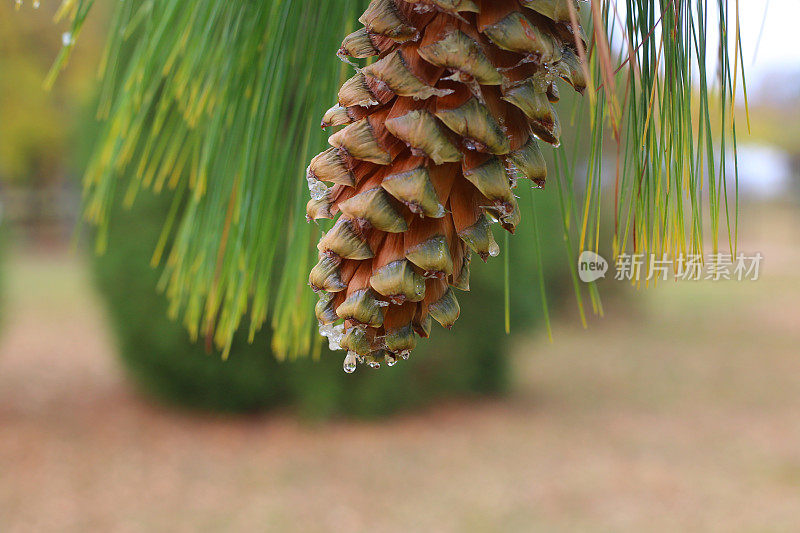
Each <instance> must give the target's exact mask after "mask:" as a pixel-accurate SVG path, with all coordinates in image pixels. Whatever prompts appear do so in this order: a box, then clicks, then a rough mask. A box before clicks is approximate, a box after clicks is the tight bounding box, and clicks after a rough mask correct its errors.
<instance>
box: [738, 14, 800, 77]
mask: <svg viewBox="0 0 800 533" xmlns="http://www.w3.org/2000/svg"><path fill="white" fill-rule="evenodd" d="M731 5H734V3H733V0H731ZM765 9H766V17H765V16H764V13H765ZM739 14H740V24H741V31H742V49H743V52H744V60H745V71H746V72H747V78H748V81H751V82H752V83H753V84H754V85H755V84H757V83H758V78H759V77H761V76H764V75H766V74H769V73H771V72H774V71H778V70H782V69H787V70H791V71H798V70H800V46H798V44H797V42H798V37H800V0H739ZM762 25H763V32H762V30H761V28H762ZM759 35H760V40H759Z"/></svg>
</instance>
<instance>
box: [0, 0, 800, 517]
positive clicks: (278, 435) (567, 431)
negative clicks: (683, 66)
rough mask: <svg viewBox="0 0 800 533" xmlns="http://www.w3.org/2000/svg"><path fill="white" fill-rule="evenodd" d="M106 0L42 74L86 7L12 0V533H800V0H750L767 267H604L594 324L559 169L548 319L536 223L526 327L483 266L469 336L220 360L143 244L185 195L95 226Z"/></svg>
mask: <svg viewBox="0 0 800 533" xmlns="http://www.w3.org/2000/svg"><path fill="white" fill-rule="evenodd" d="M98 4H99V5H98V8H97V9H96V10H95V11H93V13H92V16H91V17H90V20H89V22H88V23H87V25H86V26H85V29H84V31H83V33H82V35H81V38H80V43H79V46H77V48H76V50H75V53H74V55H73V57H72V59H71V62H70V65H69V67H68V68H67V69H66V71H65V72H64V73H63V74H62V75H61V76H60V77H59V79H58V82H57V83H56V86H55V88H54V89H53V90H52V91H50V92H46V91H44V90H43V89H42V81H43V80H44V78H45V76H46V74H47V71H48V69H49V67H50V65H51V64H52V61H53V59H54V58H55V56H56V54H57V53H58V50H59V48H60V46H61V44H62V39H63V38H64V37H63V35H62V34H63V32H65V31H66V28H65V27H60V26H58V25H55V24H54V23H53V21H52V17H53V11H54V8H53V3H51V2H43V3H42V6H41V7H40V8H39V9H33V6H32V4H31V3H30V2H25V4H24V5H23V8H22V9H21V10H19V11H15V9H14V2H12V1H10V0H0V192H1V193H2V201H1V204H0V205H1V207H2V226H0V228H2V229H0V279H2V295H1V296H0V531H3V532H17V531H19V532H28V531H76V532H77V531H92V530H98V531H197V530H203V531H263V530H265V529H268V530H277V531H332V530H337V531H338V530H345V529H348V530H351V531H362V530H367V529H370V530H376V531H409V530H411V531H417V530H424V531H459V532H461V531H532V530H541V531H576V530H578V531H642V530H648V531H653V530H658V531H675V530H685V531H796V527H797V524H798V521H800V506H798V501H800V415H798V413H800V379H798V376H800V357H798V355H800V353H799V350H798V346H800V303H798V302H800V271H798V269H797V267H796V265H798V264H800V232H798V230H797V227H798V224H800V209H799V207H800V202H799V200H800V88H799V87H800V57H799V56H798V52H797V48H796V47H795V48H794V50H792V49H791V47H787V46H786V41H785V35H787V32H789V31H791V30H792V29H793V28H791V27H790V26H789V24H791V23H792V21H793V20H796V17H795V16H796V15H797V16H800V7H798V6H796V5H794V3H793V2H792V0H784V1H779V0H773V1H771V2H770V3H769V4H770V5H769V9H768V10H767V11H766V15H765V7H766V4H765V3H762V2H751V3H746V4H747V5H746V6H743V9H744V12H743V16H742V23H743V27H742V40H743V47H744V60H745V64H746V68H747V69H748V82H749V89H750V92H749V94H748V96H749V103H750V120H751V132H750V134H748V133H747V132H746V131H745V130H744V128H740V137H739V157H740V179H741V191H742V195H741V216H740V246H739V249H740V250H741V251H744V252H747V253H753V254H754V253H756V252H761V253H762V254H763V255H764V257H765V259H764V263H763V265H762V271H761V278H760V279H759V280H758V281H755V282H716V283H710V282H698V283H663V284H661V285H659V286H658V287H657V288H651V289H646V290H642V291H632V290H630V289H629V288H628V287H626V286H625V285H624V284H622V283H618V282H613V281H611V280H606V281H604V282H602V283H601V291H602V294H603V297H604V299H603V301H604V305H605V317H604V318H602V319H592V320H590V326H589V328H588V329H584V328H583V327H581V325H580V321H579V319H578V313H577V307H576V305H575V300H574V295H573V292H572V286H571V280H570V277H569V273H568V271H567V269H566V263H565V262H564V260H565V259H564V252H563V243H562V242H561V233H560V231H561V230H560V219H559V216H560V215H559V214H558V210H557V207H556V203H557V197H555V196H554V195H555V194H556V191H555V190H554V189H549V190H547V191H545V192H544V193H541V194H542V195H543V200H542V202H541V206H542V207H541V209H539V210H538V218H539V221H540V223H541V226H542V229H543V238H544V241H545V242H544V246H543V249H544V250H545V252H546V253H545V254H544V255H545V256H544V257H543V270H544V277H545V280H546V285H547V293H548V301H549V303H550V311H551V315H552V321H553V324H552V328H553V342H550V340H549V338H548V335H547V333H546V330H545V328H544V315H543V312H542V308H541V303H540V295H539V292H538V278H537V276H536V275H535V274H534V271H535V270H536V268H537V267H536V258H534V257H531V255H532V252H531V251H530V250H528V249H527V247H525V246H524V245H522V246H519V245H518V246H515V247H513V248H512V250H511V269H512V271H513V272H514V278H513V279H514V281H515V284H516V285H515V287H516V288H515V290H514V292H513V294H512V298H511V307H512V310H513V315H512V318H513V319H512V335H510V336H507V335H505V334H504V331H503V329H504V328H503V321H504V317H503V301H502V294H503V282H504V278H503V266H502V262H501V261H495V262H494V263H491V262H490V263H489V264H488V265H480V267H479V268H476V272H475V273H474V281H473V284H472V285H473V292H472V293H471V294H470V295H468V296H465V297H464V298H463V299H462V301H463V312H462V318H461V319H460V321H459V323H458V324H457V326H456V327H455V329H454V331H453V332H452V333H451V334H449V335H446V334H445V333H444V332H442V331H437V332H435V334H434V339H433V340H432V341H431V342H428V343H426V345H425V346H423V347H421V348H420V349H418V350H417V351H415V353H414V355H413V356H412V359H411V361H409V362H408V363H407V364H403V365H398V366H397V367H395V368H392V369H388V368H382V369H381V370H379V371H377V372H368V371H365V370H362V369H360V370H359V372H357V373H356V374H355V375H353V376H347V375H345V374H344V373H343V372H342V371H341V357H340V356H339V355H335V356H334V355H332V354H329V353H326V352H323V353H322V355H321V360H320V361H318V362H314V361H310V360H307V361H300V362H296V363H278V362H276V361H275V360H274V358H273V357H272V356H271V354H270V353H269V351H268V346H269V339H268V336H267V334H266V333H265V334H262V335H261V336H259V337H258V338H257V339H256V342H255V343H254V344H253V345H248V343H247V342H246V340H245V339H244V338H243V339H239V340H238V341H237V343H236V344H235V346H234V349H233V351H232V355H231V358H230V360H228V361H226V362H223V361H221V359H220V357H219V354H216V353H208V352H207V351H206V349H205V348H204V347H203V346H198V345H192V344H191V343H190V342H189V341H188V337H187V334H186V333H185V331H184V329H183V328H182V327H181V326H179V325H177V324H174V323H171V322H170V321H168V320H167V319H166V317H165V315H166V307H167V304H166V301H165V300H164V298H163V297H161V296H160V295H159V294H158V292H157V290H156V285H157V280H158V273H157V272H156V271H154V270H152V269H151V268H150V266H149V259H150V254H151V252H152V250H153V248H154V246H155V243H156V240H157V239H158V236H159V231H160V227H161V224H162V222H163V220H164V218H165V217H166V216H167V209H168V207H169V202H168V201H167V200H165V199H164V198H159V197H155V196H149V197H148V196H146V195H144V194H143V195H142V196H141V198H140V200H139V201H137V203H136V205H135V207H134V208H133V209H132V210H124V209H121V208H120V209H118V210H117V212H116V213H115V214H114V217H113V219H112V220H113V222H112V225H111V230H110V231H111V234H110V243H111V245H110V248H109V250H108V252H107V253H106V254H104V255H103V256H101V257H96V256H95V255H94V254H93V253H92V249H91V248H92V247H91V242H92V241H91V236H90V235H89V233H90V232H88V231H87V230H86V228H83V229H82V230H77V231H76V230H75V228H76V224H77V220H78V216H79V209H80V178H81V174H82V168H83V165H84V164H85V161H86V159H87V157H88V155H89V152H90V150H91V146H92V139H93V136H94V135H95V129H96V124H95V121H94V118H93V117H94V105H95V99H96V96H97V94H96V92H97V80H96V74H95V73H96V69H97V64H98V61H99V58H100V55H101V53H102V48H103V44H104V40H105V31H106V29H107V27H108V22H107V17H108V15H109V13H108V11H109V8H108V6H107V5H105V4H103V3H98ZM332 60H333V59H332ZM739 101H740V102H741V101H742V99H741V98H740V99H739ZM562 105H564V104H562ZM737 113H738V115H739V117H740V122H739V124H744V123H745V122H744V119H745V117H744V110H743V109H740V110H738V111H737ZM537 194H539V193H537ZM526 228H527V229H525V228H523V229H522V230H521V233H523V235H522V236H521V237H520V238H518V239H517V240H518V241H519V242H523V241H524V239H525V238H526V237H525V232H526V231H530V228H529V226H526ZM528 238H530V236H529V237H528Z"/></svg>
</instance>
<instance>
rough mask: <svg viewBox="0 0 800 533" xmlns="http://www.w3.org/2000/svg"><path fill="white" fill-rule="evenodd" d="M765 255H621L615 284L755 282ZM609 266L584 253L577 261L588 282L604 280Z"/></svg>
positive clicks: (617, 262) (591, 254)
mask: <svg viewBox="0 0 800 533" xmlns="http://www.w3.org/2000/svg"><path fill="white" fill-rule="evenodd" d="M763 260H764V256H763V255H762V254H761V253H760V252H756V253H754V254H745V253H738V254H736V255H733V254H725V253H713V254H708V255H706V256H705V257H704V256H702V255H700V254H686V255H684V254H681V255H679V256H678V257H676V258H670V257H668V256H667V255H666V254H664V255H661V256H659V255H657V254H643V253H639V254H627V253H622V254H619V255H618V256H617V257H616V260H615V261H614V279H615V280H617V281H631V282H637V281H648V282H649V281H667V280H669V279H673V280H676V281H701V280H706V281H722V280H730V281H757V280H758V279H759V277H760V275H761V264H762V262H763ZM608 270H609V263H608V261H606V260H605V259H604V258H603V257H602V256H600V255H598V254H596V253H595V252H591V251H585V252H583V253H582V254H581V255H580V257H579V258H578V275H579V277H580V279H581V281H583V282H585V283H590V282H593V281H597V280H598V279H600V278H605V277H606V272H608Z"/></svg>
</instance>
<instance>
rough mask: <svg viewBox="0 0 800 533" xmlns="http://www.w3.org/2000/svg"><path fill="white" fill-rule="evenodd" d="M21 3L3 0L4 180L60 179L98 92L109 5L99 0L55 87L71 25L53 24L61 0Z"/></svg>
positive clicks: (0, 168)
mask: <svg viewBox="0 0 800 533" xmlns="http://www.w3.org/2000/svg"><path fill="white" fill-rule="evenodd" d="M14 5H15V3H14V2H11V1H3V2H0V180H2V181H4V182H7V183H11V182H16V183H22V184H27V185H39V184H41V183H43V182H48V181H52V180H54V179H57V178H58V177H59V175H60V174H63V172H64V165H65V162H67V161H69V160H70V153H69V152H70V150H71V148H72V141H73V140H74V137H75V134H76V131H77V129H76V120H78V119H79V118H80V117H82V116H83V113H82V111H81V109H82V108H84V107H86V106H87V105H89V104H90V101H91V100H90V99H91V98H92V95H93V94H94V93H95V92H96V85H97V78H96V74H95V73H96V68H97V63H98V60H99V56H100V52H101V50H102V43H103V41H104V38H105V31H106V30H107V26H105V25H104V24H102V23H103V21H104V19H107V16H106V15H105V13H106V12H107V11H108V6H103V7H101V6H98V10H97V11H96V17H95V19H94V20H93V21H92V23H90V24H87V25H86V26H85V31H84V33H83V36H82V40H81V49H80V51H78V53H76V54H75V56H74V58H73V61H72V62H71V64H70V68H69V69H67V70H65V71H64V72H63V74H62V76H61V77H60V78H59V80H58V83H57V84H56V85H55V87H54V88H53V90H52V91H51V92H48V91H47V90H45V88H44V86H43V84H44V80H45V77H46V75H47V72H48V70H49V69H50V67H51V65H52V63H53V58H55V57H56V55H57V54H58V52H59V50H60V49H61V47H62V33H63V32H67V31H69V26H68V25H67V24H61V25H59V26H57V25H54V24H53V16H54V13H55V10H56V7H57V6H58V3H57V2H53V1H42V2H41V7H40V8H38V9H34V8H33V7H32V3H31V2H29V1H28V2H25V3H23V4H22V6H21V9H19V10H16V9H15V8H14Z"/></svg>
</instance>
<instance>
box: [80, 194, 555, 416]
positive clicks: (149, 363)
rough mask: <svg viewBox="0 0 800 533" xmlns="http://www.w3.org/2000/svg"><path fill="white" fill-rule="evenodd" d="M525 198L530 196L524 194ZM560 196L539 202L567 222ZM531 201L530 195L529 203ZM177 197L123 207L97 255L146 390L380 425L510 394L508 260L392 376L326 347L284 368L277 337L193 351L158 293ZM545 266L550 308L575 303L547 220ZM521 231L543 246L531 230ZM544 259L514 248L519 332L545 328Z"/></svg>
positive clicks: (546, 215)
mask: <svg viewBox="0 0 800 533" xmlns="http://www.w3.org/2000/svg"><path fill="white" fill-rule="evenodd" d="M521 191H522V192H523V193H526V194H527V191H526V190H525V189H524V188H523V189H521ZM543 198H545V199H555V195H554V194H542V195H537V199H538V200H539V204H540V205H537V208H538V211H539V212H541V219H543V220H549V221H556V222H557V221H558V215H557V209H558V208H557V207H556V205H555V203H554V202H553V201H550V200H547V201H541V199H543ZM522 201H530V198H525V197H523V198H522ZM170 203H171V200H170V199H169V198H166V197H164V196H154V195H152V194H150V193H145V194H142V195H141V197H140V199H139V201H138V202H137V203H136V205H135V206H134V207H133V208H132V209H130V210H129V209H124V208H121V207H120V206H119V202H116V204H115V205H116V206H117V207H116V208H115V210H114V213H113V217H112V222H111V224H110V228H109V231H110V233H109V241H110V247H109V249H108V251H107V252H106V253H105V254H104V255H103V256H100V257H98V258H96V259H95V263H94V264H95V273H96V276H95V277H96V280H97V283H98V285H99V287H100V289H101V292H102V294H103V295H104V297H105V298H106V301H107V303H108V309H109V312H110V317H111V322H112V325H113V328H114V330H115V333H116V336H117V339H118V342H119V347H120V353H121V356H122V359H123V361H124V363H125V365H126V366H127V368H128V369H129V370H130V372H131V374H132V376H133V377H134V378H135V380H136V381H137V383H139V385H140V386H141V387H142V388H143V390H145V391H146V392H147V393H149V394H152V395H154V396H155V397H157V398H160V399H162V400H165V401H167V402H170V403H174V404H178V405H182V406H187V407H192V408H197V409H206V410H213V411H223V412H247V411H253V410H260V409H264V408H269V407H274V406H278V405H285V404H291V405H294V406H296V408H297V409H298V410H299V411H300V412H301V413H303V414H304V415H306V416H310V417H330V416H336V415H340V414H348V415H352V416H360V417H375V416H381V415H386V414H390V413H394V412H398V411H403V410H408V409H413V408H419V407H422V406H425V405H430V404H431V403H433V402H435V401H437V400H441V399H444V398H448V397H465V396H471V395H486V394H489V395H494V394H501V393H503V392H504V391H505V390H506V389H507V386H508V370H509V368H508V362H509V356H508V354H509V342H510V339H511V337H508V336H506V335H505V334H504V313H503V298H502V294H503V283H504V275H503V268H504V264H503V261H502V260H496V261H493V262H489V263H488V264H485V265H484V264H475V265H474V269H473V284H472V286H473V290H472V292H471V293H470V294H468V295H467V296H466V297H464V298H462V299H461V300H462V317H461V319H460V320H459V321H458V323H457V325H456V326H455V328H454V332H453V334H447V333H446V332H445V331H444V330H442V329H441V328H436V329H435V330H434V332H433V335H432V338H431V339H429V340H428V341H426V342H423V343H421V344H420V347H419V348H418V349H417V350H415V351H414V353H413V354H412V358H411V359H410V360H409V361H405V362H401V363H399V364H398V365H397V366H395V367H393V368H388V367H386V366H385V365H384V366H383V367H382V368H381V369H379V370H377V371H370V370H367V369H366V368H364V369H362V370H360V371H359V372H357V373H356V374H354V375H348V374H345V373H344V372H343V371H342V354H341V353H339V352H337V353H331V352H330V351H328V350H327V349H322V350H321V354H320V360H319V361H314V360H312V359H310V358H307V359H301V360H298V361H296V362H286V363H279V362H277V361H276V360H275V358H274V357H273V356H272V355H271V354H270V353H268V352H267V351H266V347H267V346H268V345H269V333H268V332H262V333H260V334H258V336H257V338H256V340H255V343H254V344H249V343H248V342H247V339H246V338H245V337H244V335H243V334H241V333H240V334H239V335H237V337H236V339H235V340H234V343H233V348H232V350H231V354H230V357H229V358H228V360H227V361H223V360H222V358H221V356H220V354H219V353H218V352H217V351H215V350H214V351H211V352H209V351H207V349H206V347H205V346H204V345H203V343H199V344H198V343H192V342H191V341H190V339H189V337H188V335H187V333H186V331H185V329H184V328H182V327H181V326H180V325H179V324H177V323H174V322H170V321H168V320H167V319H166V318H165V315H166V307H167V301H166V298H165V297H164V296H163V295H161V294H158V292H157V290H156V286H157V285H158V272H157V271H156V270H155V269H153V268H152V267H151V266H150V265H149V263H148V258H149V256H150V254H151V253H152V250H153V248H154V246H155V243H156V241H157V240H158V237H159V233H160V228H161V226H162V224H163V222H164V219H165V218H166V217H167V212H168V210H169V207H170ZM540 229H541V230H542V232H543V246H542V249H543V250H545V251H546V254H545V256H544V257H543V258H542V265H543V267H544V271H542V272H541V274H542V276H543V277H544V278H545V279H546V280H547V289H548V296H550V301H551V302H560V301H562V300H563V299H564V298H565V297H569V296H570V295H571V289H570V288H569V279H568V274H567V273H566V272H565V271H564V269H563V268H561V265H562V264H563V253H564V252H563V251H564V246H563V243H562V242H561V236H560V230H559V228H558V227H557V226H556V227H554V228H553V227H550V224H544V225H543V226H542V228H540ZM519 231H520V232H521V233H523V235H524V237H526V238H534V237H533V235H532V232H533V231H534V228H533V224H530V223H529V224H525V225H523V226H522V227H521V228H520V229H519ZM537 264H538V260H537V258H536V257H535V254H534V253H533V248H532V247H530V246H516V247H512V256H511V257H510V266H511V268H512V269H513V270H514V271H516V272H518V273H521V275H517V276H516V277H517V278H519V284H518V286H517V287H516V288H515V290H514V292H513V293H512V299H511V308H512V311H513V315H512V318H513V321H512V327H513V328H514V330H515V331H520V332H522V331H527V330H530V329H531V328H532V327H536V326H541V325H542V323H543V319H542V308H541V299H540V298H539V294H538V291H539V282H538V276H537V271H538V266H537Z"/></svg>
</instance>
